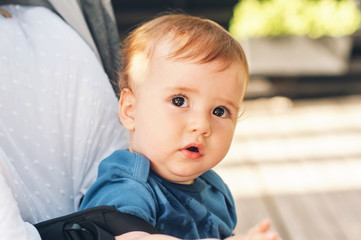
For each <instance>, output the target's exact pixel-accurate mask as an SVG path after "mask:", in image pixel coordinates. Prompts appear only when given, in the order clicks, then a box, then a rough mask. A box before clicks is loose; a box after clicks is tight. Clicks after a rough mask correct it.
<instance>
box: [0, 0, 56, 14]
mask: <svg viewBox="0 0 361 240" xmlns="http://www.w3.org/2000/svg"><path fill="white" fill-rule="evenodd" d="M8 4H19V5H25V6H42V7H46V8H49V9H50V10H51V11H53V12H55V13H57V11H56V10H55V8H54V7H53V5H51V3H50V2H49V1H47V0H0V5H8Z"/></svg>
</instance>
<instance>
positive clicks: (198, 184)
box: [80, 14, 279, 240]
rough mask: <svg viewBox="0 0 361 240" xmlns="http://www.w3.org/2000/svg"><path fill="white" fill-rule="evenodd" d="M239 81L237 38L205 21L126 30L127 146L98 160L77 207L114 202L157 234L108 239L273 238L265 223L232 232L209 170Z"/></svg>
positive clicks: (123, 112) (236, 102)
mask: <svg viewBox="0 0 361 240" xmlns="http://www.w3.org/2000/svg"><path fill="white" fill-rule="evenodd" d="M247 83H248V66H247V60H246V57H245V55H244V52H243V50H242V48H241V46H240V44H239V43H238V42H237V41H236V40H235V39H233V38H232V36H231V35H230V34H229V33H228V32H227V31H226V30H224V29H223V28H222V27H220V26H219V25H218V24H216V23H214V22H213V21H210V20H206V19H202V18H198V17H192V16H187V15H183V14H170V15H165V16H161V17H158V18H155V19H154V20H151V21H149V22H147V23H145V24H143V25H141V26H140V27H138V28H137V29H136V30H134V31H133V32H132V33H131V34H130V36H129V37H128V38H127V39H126V40H125V43H124V46H123V69H122V76H121V80H120V89H121V95H120V101H119V116H120V120H121V122H122V124H123V125H124V127H125V128H126V129H127V130H128V131H129V137H130V146H129V150H121V151H116V152H114V153H113V154H112V155H111V156H109V157H108V158H106V159H105V160H103V162H102V163H101V164H100V166H99V173H98V178H97V180H96V182H95V183H94V185H93V186H92V187H91V188H90V190H89V191H88V192H87V194H86V195H85V197H84V200H83V202H82V204H81V208H80V209H84V208H89V207H94V206H99V205H110V206H114V207H115V208H117V209H118V210H119V211H120V212H124V213H129V214H132V215H135V216H138V217H140V218H142V219H144V220H145V221H147V222H148V223H150V224H151V225H153V226H154V227H155V228H156V229H158V230H159V231H160V232H161V233H163V234H165V235H150V234H147V233H144V232H130V233H126V234H123V235H121V236H118V237H117V239H143V238H144V239H174V237H176V238H182V239H201V238H217V239H224V238H229V239H232V238H234V239H260V240H262V239H270V240H274V239H279V238H278V236H277V234H276V233H272V232H269V231H268V229H269V227H270V224H269V222H268V221H264V222H262V223H260V224H258V225H256V226H255V227H254V228H252V229H251V230H250V231H249V232H248V233H247V234H246V235H245V236H233V237H232V234H233V230H234V228H235V226H236V212H235V205H234V201H233V198H232V195H231V193H230V191H229V189H228V188H227V186H226V184H225V183H224V182H223V181H222V179H221V178H220V177H219V176H218V175H217V174H216V173H215V172H214V171H212V170H211V169H212V168H213V167H214V166H216V165H217V164H218V163H219V162H220V161H222V159H223V158H224V157H225V155H226V154H227V151H228V150H229V147H230V145H231V142H232V137H233V133H234V130H235V127H236V124H237V119H238V116H239V106H240V103H241V102H242V99H243V98H244V95H245V92H246V87H247ZM168 235H169V236H168ZM171 236H172V237H171Z"/></svg>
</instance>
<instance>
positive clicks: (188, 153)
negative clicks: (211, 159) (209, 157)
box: [181, 143, 204, 160]
mask: <svg viewBox="0 0 361 240" xmlns="http://www.w3.org/2000/svg"><path fill="white" fill-rule="evenodd" d="M181 152H182V153H183V154H184V156H185V157H186V158H188V159H192V160H196V159H199V158H201V157H202V156H203V154H204V150H203V145H202V144H197V143H193V144H189V145H188V146H186V147H185V148H183V149H182V150H181Z"/></svg>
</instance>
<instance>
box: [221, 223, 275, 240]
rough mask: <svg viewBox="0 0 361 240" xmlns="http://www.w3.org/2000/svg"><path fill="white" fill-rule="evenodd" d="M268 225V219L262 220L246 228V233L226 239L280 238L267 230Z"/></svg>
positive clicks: (259, 239)
mask: <svg viewBox="0 0 361 240" xmlns="http://www.w3.org/2000/svg"><path fill="white" fill-rule="evenodd" d="M270 226H271V223H270V221H269V220H263V221H262V222H260V223H258V224H257V225H255V226H254V227H252V228H251V229H250V230H248V232H247V234H246V235H238V236H233V237H230V238H227V240H281V238H280V237H279V236H278V234H277V233H276V232H271V231H269V228H270Z"/></svg>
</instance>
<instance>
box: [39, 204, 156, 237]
mask: <svg viewBox="0 0 361 240" xmlns="http://www.w3.org/2000/svg"><path fill="white" fill-rule="evenodd" d="M35 227H36V228H37V230H38V231H39V233H40V236H41V239H42V240H114V236H118V235H121V234H124V233H127V232H132V231H142V232H148V233H151V234H156V233H159V232H158V231H157V230H156V229H155V228H153V226H152V225H150V224H149V223H147V222H146V221H144V220H143V219H141V218H138V217H136V216H133V215H130V214H126V213H121V212H119V211H118V210H116V209H115V208H114V207H111V206H99V207H93V208H89V209H85V210H83V211H79V212H76V213H72V214H69V215H65V216H62V217H58V218H54V219H50V220H47V221H44V222H40V223H37V224H35Z"/></svg>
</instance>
